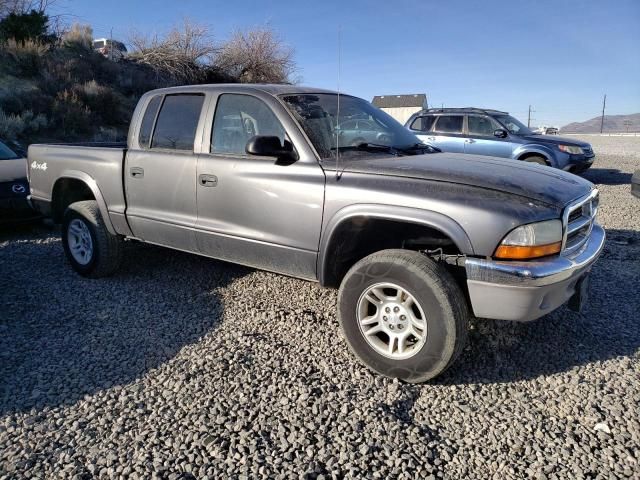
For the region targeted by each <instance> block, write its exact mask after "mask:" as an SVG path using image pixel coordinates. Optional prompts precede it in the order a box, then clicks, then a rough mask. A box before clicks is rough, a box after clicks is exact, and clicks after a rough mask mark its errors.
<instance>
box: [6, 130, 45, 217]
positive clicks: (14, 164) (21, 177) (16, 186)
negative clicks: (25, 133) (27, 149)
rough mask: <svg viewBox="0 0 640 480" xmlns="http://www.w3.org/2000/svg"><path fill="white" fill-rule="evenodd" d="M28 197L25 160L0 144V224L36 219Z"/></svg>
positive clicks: (36, 215) (35, 213)
mask: <svg viewBox="0 0 640 480" xmlns="http://www.w3.org/2000/svg"><path fill="white" fill-rule="evenodd" d="M28 195H29V182H28V181H27V160H26V159H25V158H24V157H22V156H20V155H18V154H17V153H16V152H14V151H13V150H12V149H11V148H9V147H8V146H7V145H6V144H5V143H3V142H0V223H7V222H16V221H23V220H31V219H34V218H36V217H38V216H39V215H38V213H37V212H36V211H35V210H33V209H32V208H31V206H30V204H29V202H28V200H27V197H28Z"/></svg>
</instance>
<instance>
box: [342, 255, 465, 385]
mask: <svg viewBox="0 0 640 480" xmlns="http://www.w3.org/2000/svg"><path fill="white" fill-rule="evenodd" d="M338 308H339V319H340V324H341V326H342V330H343V332H344V335H345V338H346V340H347V343H348V344H349V347H350V348H351V350H352V351H353V352H354V353H355V355H356V356H357V357H358V358H359V359H360V360H361V361H362V362H363V363H364V364H365V365H367V366H368V367H369V368H371V369H372V370H374V371H376V372H378V373H381V374H382V375H386V376H388V377H395V378H400V379H402V380H405V381H408V382H423V381H426V380H429V379H431V378H433V377H435V376H437V375H439V374H441V373H442V372H444V371H445V370H446V369H447V368H448V367H449V366H450V365H452V364H453V363H454V362H455V360H456V359H457V357H458V356H459V354H460V352H461V351H462V349H463V347H464V345H465V343H466V338H467V328H468V326H467V322H468V318H469V313H468V309H467V301H466V299H465V296H464V294H463V293H462V291H461V289H460V287H459V286H458V285H457V283H456V282H455V280H454V279H453V277H452V276H451V274H450V273H449V272H448V271H447V270H446V269H445V268H444V267H442V266H441V265H438V264H437V263H435V262H434V261H432V260H431V259H429V258H427V257H426V256H425V255H423V254H421V253H418V252H413V251H407V250H383V251H381V252H377V253H374V254H372V255H369V256H368V257H366V258H364V259H362V260H360V261H359V262H358V263H356V264H355V265H354V266H353V267H352V268H351V269H350V270H349V272H348V273H347V275H346V276H345V278H344V280H343V282H342V285H341V286H340V292H339V296H338Z"/></svg>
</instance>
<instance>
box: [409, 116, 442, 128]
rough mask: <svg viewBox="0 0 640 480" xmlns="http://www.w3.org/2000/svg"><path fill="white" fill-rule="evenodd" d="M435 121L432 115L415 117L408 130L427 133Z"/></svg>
mask: <svg viewBox="0 0 640 480" xmlns="http://www.w3.org/2000/svg"><path fill="white" fill-rule="evenodd" d="M435 119H436V117H434V116H433V115H428V116H423V117H416V119H415V120H414V121H413V122H412V123H411V126H410V127H409V128H410V129H411V130H415V131H417V132H428V131H429V130H431V127H432V126H433V122H434V120H435Z"/></svg>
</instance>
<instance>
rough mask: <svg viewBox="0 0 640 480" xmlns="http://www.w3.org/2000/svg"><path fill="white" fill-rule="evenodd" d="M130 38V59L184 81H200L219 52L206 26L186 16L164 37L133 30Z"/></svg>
mask: <svg viewBox="0 0 640 480" xmlns="http://www.w3.org/2000/svg"><path fill="white" fill-rule="evenodd" d="M129 42H130V43H131V45H132V46H133V48H134V50H133V52H132V53H131V55H130V58H131V59H133V60H135V61H136V62H138V63H141V64H146V65H149V66H150V67H151V68H153V69H154V70H155V71H156V72H157V73H159V74H161V75H164V76H167V75H168V76H170V77H173V78H174V79H176V80H178V81H181V82H196V81H198V79H199V78H200V77H201V75H202V70H203V67H206V66H210V65H211V64H212V62H213V59H214V56H215V53H216V47H215V44H214V42H213V39H212V37H211V35H210V34H209V31H208V29H207V27H205V26H202V25H198V24H196V23H194V22H192V21H190V20H187V19H185V20H184V23H183V25H182V27H181V28H180V29H178V28H174V29H173V30H171V31H170V32H169V33H168V34H167V35H166V36H165V37H163V38H158V37H157V36H154V37H151V38H149V37H148V36H146V35H141V34H139V33H134V34H133V35H131V38H130V39H129Z"/></svg>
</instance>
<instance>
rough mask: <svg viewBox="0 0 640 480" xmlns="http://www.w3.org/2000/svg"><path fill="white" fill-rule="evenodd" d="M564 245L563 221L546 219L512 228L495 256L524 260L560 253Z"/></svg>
mask: <svg viewBox="0 0 640 480" xmlns="http://www.w3.org/2000/svg"><path fill="white" fill-rule="evenodd" d="M561 247H562V222H561V221H560V220H545V221H544V222H537V223H530V224H528V225H522V226H520V227H517V228H515V229H514V230H511V232H509V233H508V234H507V236H506V237H504V239H503V240H502V242H500V245H499V246H498V248H497V249H496V252H495V254H494V257H495V258H501V259H509V260H522V259H530V258H539V257H546V256H547V255H553V254H555V253H559V252H560V249H561Z"/></svg>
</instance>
